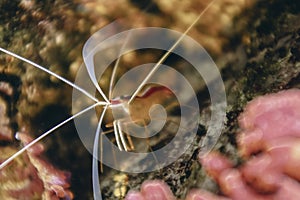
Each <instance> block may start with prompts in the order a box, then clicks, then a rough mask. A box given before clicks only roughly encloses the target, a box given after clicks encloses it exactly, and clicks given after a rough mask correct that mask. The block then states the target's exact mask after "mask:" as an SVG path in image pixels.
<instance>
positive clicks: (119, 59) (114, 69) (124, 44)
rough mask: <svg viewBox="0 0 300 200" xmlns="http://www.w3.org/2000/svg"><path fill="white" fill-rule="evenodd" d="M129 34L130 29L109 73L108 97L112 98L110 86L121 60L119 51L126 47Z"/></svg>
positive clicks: (113, 82) (112, 84) (112, 83)
mask: <svg viewBox="0 0 300 200" xmlns="http://www.w3.org/2000/svg"><path fill="white" fill-rule="evenodd" d="M130 36H131V31H130V32H129V33H128V34H127V36H126V39H125V41H124V43H123V44H122V47H121V50H120V53H119V56H118V59H117V60H116V63H115V65H114V68H113V71H112V73H111V78H110V83H109V92H108V98H109V99H112V88H113V87H114V84H115V81H116V74H117V69H118V67H119V64H120V61H121V56H122V55H121V52H123V50H124V48H125V47H126V45H127V43H128V41H129V38H130Z"/></svg>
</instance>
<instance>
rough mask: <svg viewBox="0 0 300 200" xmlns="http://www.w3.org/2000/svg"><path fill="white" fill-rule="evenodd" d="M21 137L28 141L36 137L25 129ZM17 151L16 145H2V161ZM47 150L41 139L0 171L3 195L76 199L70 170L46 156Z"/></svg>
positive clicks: (18, 197)
mask: <svg viewBox="0 0 300 200" xmlns="http://www.w3.org/2000/svg"><path fill="white" fill-rule="evenodd" d="M17 137H18V139H20V140H21V142H22V143H23V144H24V145H26V144H28V143H30V142H31V141H32V138H31V137H30V136H29V135H28V134H25V133H18V134H17ZM16 151H17V149H16V148H14V147H0V153H1V154H0V163H1V162H3V161H4V160H6V159H7V156H9V155H12V154H14V153H16ZM43 151H44V146H43V145H42V144H39V143H37V144H36V145H34V146H32V147H31V148H29V149H28V150H27V151H26V153H24V154H22V155H20V156H19V157H17V158H16V159H15V161H14V162H12V163H10V164H9V165H8V166H6V167H5V168H4V169H2V170H1V171H0V179H1V185H0V197H1V198H2V199H20V198H22V199H49V200H50V199H51V200H59V199H68V200H69V199H73V194H72V192H71V191H70V190H69V187H70V185H69V178H70V174H69V173H67V172H64V171H61V170H59V169H56V168H55V167H54V166H53V165H51V164H50V163H48V162H47V161H45V160H44V159H42V157H41V154H42V153H43Z"/></svg>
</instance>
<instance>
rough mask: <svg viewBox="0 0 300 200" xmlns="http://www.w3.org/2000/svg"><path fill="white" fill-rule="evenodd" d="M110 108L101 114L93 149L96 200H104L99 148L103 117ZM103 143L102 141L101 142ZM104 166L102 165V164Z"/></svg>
mask: <svg viewBox="0 0 300 200" xmlns="http://www.w3.org/2000/svg"><path fill="white" fill-rule="evenodd" d="M107 108H108V105H106V106H105V107H104V110H103V112H102V113H101V116H100V119H99V122H98V126H97V130H96V135H95V140H94V147H93V163H92V182H93V191H94V192H93V194H94V199H95V200H102V195H101V188H100V180H99V167H98V151H99V149H98V147H99V137H101V138H102V134H101V124H102V121H103V117H104V115H105V112H106V110H107ZM101 142H102V140H101ZM102 148H103V147H102V144H101V151H103V149H102ZM100 161H101V162H102V156H101V160H100ZM101 166H102V163H101Z"/></svg>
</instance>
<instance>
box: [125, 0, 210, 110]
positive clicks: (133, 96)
mask: <svg viewBox="0 0 300 200" xmlns="http://www.w3.org/2000/svg"><path fill="white" fill-rule="evenodd" d="M215 1H216V0H212V1H211V2H210V3H209V4H208V6H206V8H205V9H204V10H203V11H202V12H201V13H200V14H199V16H198V17H197V19H195V21H194V22H193V23H192V24H191V25H190V26H189V27H188V28H187V29H186V31H185V32H184V33H183V34H182V35H181V36H180V38H179V39H178V40H177V41H176V42H175V43H174V44H173V45H172V47H171V48H170V49H169V50H168V52H167V53H165V54H164V55H163V56H162V57H161V59H160V60H159V61H158V62H157V63H156V65H155V66H154V67H153V69H152V70H151V71H150V73H149V74H148V75H147V76H146V78H145V79H144V80H143V82H142V83H141V84H140V85H139V87H138V88H137V89H136V90H135V92H134V93H133V95H132V96H131V97H130V99H129V101H128V104H130V103H131V102H132V100H133V99H134V98H135V97H136V95H137V94H138V93H139V92H140V91H141V89H142V88H143V87H144V85H145V84H146V83H147V81H148V80H149V79H150V78H151V76H152V75H153V74H154V73H155V72H156V70H157V69H158V67H159V66H160V64H161V63H163V62H164V61H165V60H166V59H167V58H168V56H169V55H170V53H171V52H172V51H173V50H174V49H175V48H176V47H177V46H178V44H179V43H180V42H181V40H182V39H183V38H184V36H186V35H187V33H188V32H189V31H190V30H191V29H192V28H193V27H194V26H195V24H196V23H197V22H198V20H199V19H200V18H201V17H202V16H203V14H204V13H205V12H206V11H207V10H208V9H209V8H210V7H211V6H212V5H213V3H214V2H215Z"/></svg>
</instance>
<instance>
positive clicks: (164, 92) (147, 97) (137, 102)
mask: <svg viewBox="0 0 300 200" xmlns="http://www.w3.org/2000/svg"><path fill="white" fill-rule="evenodd" d="M129 100H130V96H120V97H117V98H114V99H112V100H110V105H109V109H110V111H111V112H108V113H111V115H110V117H109V118H110V120H111V121H113V122H112V123H109V124H107V125H106V127H108V128H109V127H113V128H114V131H115V132H116V133H117V134H116V141H117V145H118V147H119V149H120V150H129V149H134V146H133V144H132V141H131V139H130V137H129V135H127V136H128V137H127V139H128V142H129V144H130V145H129V146H128V145H127V144H126V142H125V139H124V141H122V138H124V136H123V135H124V133H126V134H130V135H133V133H129V132H128V130H125V129H127V127H126V126H135V125H139V126H146V125H148V124H149V123H150V122H151V116H150V115H149V113H150V111H151V109H152V108H153V106H155V105H161V106H163V105H168V106H169V105H171V103H172V102H174V95H173V93H172V92H171V90H169V89H168V88H166V87H163V86H150V87H148V88H147V89H146V90H145V91H144V92H143V93H142V94H141V95H138V96H136V98H135V99H134V101H132V102H131V103H129ZM156 120H162V119H156ZM133 123H134V124H133ZM126 131H127V132H126ZM117 135H118V136H119V138H120V140H121V143H122V144H123V145H121V143H120V141H119V142H118V136H117Z"/></svg>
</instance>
